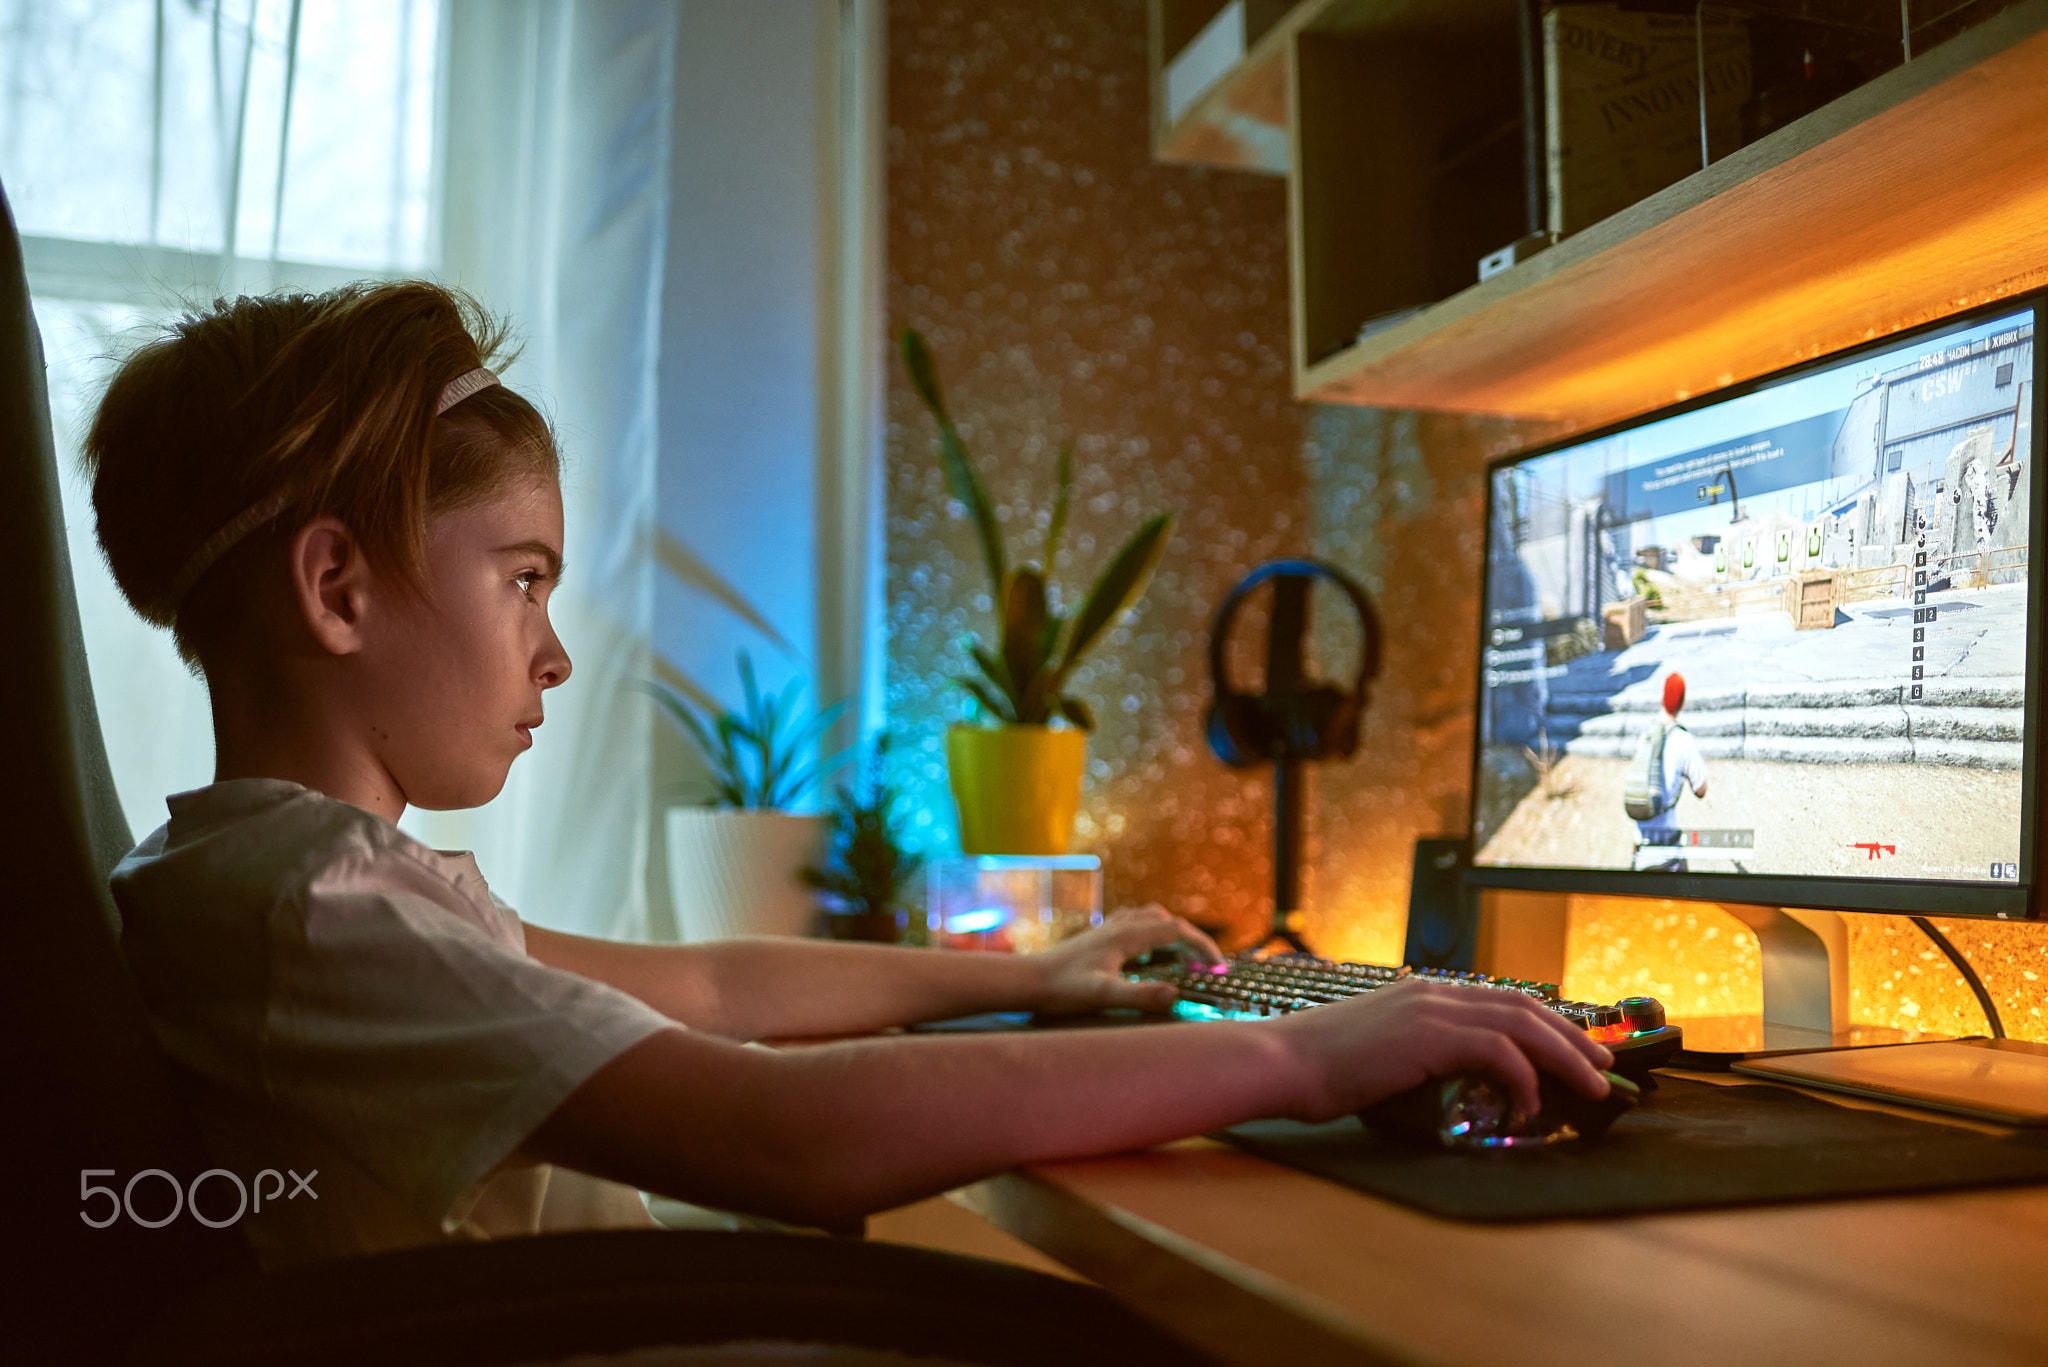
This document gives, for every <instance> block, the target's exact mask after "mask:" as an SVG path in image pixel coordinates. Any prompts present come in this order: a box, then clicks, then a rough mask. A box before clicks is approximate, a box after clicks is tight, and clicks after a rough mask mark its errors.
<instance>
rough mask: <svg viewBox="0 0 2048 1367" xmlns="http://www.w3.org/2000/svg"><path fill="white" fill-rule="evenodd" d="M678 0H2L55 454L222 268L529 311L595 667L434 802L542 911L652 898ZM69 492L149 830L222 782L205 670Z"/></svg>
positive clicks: (568, 597)
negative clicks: (651, 689)
mask: <svg viewBox="0 0 2048 1367" xmlns="http://www.w3.org/2000/svg"><path fill="white" fill-rule="evenodd" d="M675 24H676V20H675V14H674V10H673V8H672V6H670V5H668V4H665V3H661V2H660V0H582V2H581V3H579V2H577V0H552V3H549V2H547V0H449V2H448V3H441V4H436V3H433V0H68V2H65V3H52V2H51V0H0V180H4V182H5V184H6V186H7V190H8V194H9V197H10V199H11V201H12V203H13V205H14V209H15V212H16V215H17V218H18V221H19V222H20V224H21V227H22V229H23V232H24V234H25V239H26V240H25V242H24V248H25V253H26V255H27V258H28V264H29V271H30V288H31V291H32V292H33V294H34V296H35V302H36V309H37V318H38V322H39V324H40V326H41V327H42V330H43V335H44V340H45V346H46V349H47V351H48V353H49V359H50V367H51V371H50V381H51V384H50V388H51V398H52V407H53V410H54V413H53V416H54V418H55V419H56V423H57V427H58V438H59V444H60V450H62V451H64V452H65V453H67V454H71V455H75V453H76V450H77V442H78V438H79V436H80V435H81V434H82V431H83V427H84V424H85V423H86V422H88V421H89V420H90V414H91V405H92V403H93V401H94V399H95V398H96V396H97V392H98V390H99V389H100V387H101V386H102V385H103V384H104V381H105V377H106V374H107V372H108V368H109V361H110V359H111V358H112V357H114V356H116V355H118V354H119V353H120V351H121V350H122V348H123V347H124V346H125V345H127V344H128V342H129V340H130V339H131V337H132V336H133V335H134V334H135V332H136V330H137V329H139V328H143V327H146V326H147V325H149V324H151V323H153V322H155V321H158V320H160V319H161V318H162V317H164V316H165V315H166V314H167V313H169V312H172V311H174V310H175V309H177V308H178V307H180V306H182V305H184V304H187V303H201V304H203V303H204V302H205V301H207V300H209V299H210V298H212V297H213V296H214V295H216V294H219V293H227V292H239V291H246V290H260V289H267V288H272V287H276V286H282V285H290V286H294V287H301V288H314V289H318V288H325V287H328V286H331V285H333V284H337V283H340V282H341V281H343V280H348V279H355V278H361V277H363V276H404V275H418V274H428V275H438V276H440V277H441V278H444V279H447V280H449V281H451V282H453V283H457V284H461V285H463V286H464V287H466V288H468V289H470V290H472V291H473V292H475V293H476V294H478V295H479V296H480V297H481V298H482V299H483V300H484V301H485V302H486V303H487V304H488V305H489V306H491V307H492V308H493V309H495V310H497V311H499V312H501V313H509V314H510V315H512V317H513V318H514V320H515V321H516V322H517V323H518V324H519V326H520V328H521V330H522V332H523V333H524V335H525V336H526V338H527V339H528V344H527V348H526V352H525V355H524V356H523V357H522V359H521V361H520V363H519V364H518V365H517V366H516V367H514V368H513V370H512V371H511V372H510V373H509V374H508V375H507V377H506V378H507V380H508V382H509V383H511V384H513V385H514V386H516V387H518V388H520V389H521V391H522V392H524V393H526V394H528V395H529V396H530V397H532V398H534V399H535V400H536V401H537V402H539V403H540V404H541V406H542V408H543V409H544V410H545V411H548V412H550V413H551V414H552V415H553V417H554V418H555V420H556V422H557V424H558V427H559V429H560V432H561V438H562V445H563V448H564V453H565V455H566V457H567V462H568V466H567V472H566V477H565V481H564V484H565V487H564V495H565V501H566V504H567V511H568V538H569V539H568V547H567V554H568V559H569V561H570V564H571V572H570V577H569V578H568V580H567V581H566V582H565V583H564V584H563V586H562V587H561V589H560V590H559V591H558V592H557V594H556V596H555V600H554V601H555V603H556V609H555V617H556V622H557V625H558V626H559V628H560V630H561V633H562V636H563V638H564V641H565V642H566V644H567V645H568V647H569V649H570V651H571V653H572V655H573V657H574V659H575V663H576V669H575V674H574V677H573V679H572V681H571V683H570V684H569V685H567V686H566V687H565V688H563V689H561V690H559V691H557V692H556V693H555V694H553V695H551V697H550V699H549V705H548V714H549V718H548V724H547V726H546V727H545V728H543V730H542V731H541V732H540V733H539V734H538V735H537V736H536V738H535V739H536V744H535V747H534V750H533V751H532V752H531V753H529V754H528V755H527V756H526V757H524V758H523V759H522V760H521V761H520V762H519V764H518V765H516V766H515V768H514V772H513V775H512V780H511V782H510V783H509V784H508V786H507V789H506V791H505V793H504V794H503V795H502V796H501V797H500V798H499V799H498V800H497V801H496V802H493V803H492V804H490V805H489V806H488V807H485V808H482V809H480V810H478V811H475V812H469V813H447V814H441V813H415V814H412V815H411V816H409V817H408V819H407V823H406V824H407V825H408V827H409V828H410V829H412V830H414V831H415V833H417V834H420V835H421V836H422V837H423V838H426V839H428V840H430V841H432V842H434V843H436V844H438V845H441V846H443V847H445V848H453V847H461V848H473V849H475V850H476V851H477V852H478V855H479V859H480V861H481V863H482V865H483V867H484V869H485V871H486V873H487V874H488V875H489V877H490V878H491V880H492V883H493V886H494V887H495V888H497V890H498V891H499V892H500V894H501V895H503V896H505V897H506V898H507V900H509V901H511V902H512V903H513V904H514V905H515V906H518V907H520V908H521V910H522V912H523V913H524V914H526V915H527V916H529V917H530V918H531V919H534V920H537V921H541V922H545V923H547V924H551V925H558V926H562V927H565V928H569V929H575V930H579V931H583V932H587V933H593V934H609V935H621V936H638V935H642V934H644V933H645V930H646V921H647V913H646V906H645V896H644V878H643V867H644V861H645V857H646V849H645V845H646V834H645V833H646V831H647V829H648V812H647V809H648V787H649V778H648V769H647V764H648V761H647V748H648V747H647V744H646V738H647V727H648V715H647V710H646V705H645V702H644V700H642V699H640V698H639V697H638V696H637V695H636V694H633V693H631V692H630V691H629V690H628V689H626V688H625V687H624V685H625V684H626V683H627V682H628V681H629V680H631V679H634V678H638V677H644V676H645V675H646V674H647V673H648V670H649V662H648V648H647V640H648V623H649V615H650V612H651V591H650V583H649V574H650V571H649V564H650V561H649V557H648V555H647V544H648V539H649V538H648V533H647V527H648V525H649V520H650V511H649V507H650V502H651V498H652V489H653V473H654V459H655V441H654V435H655V434H654V414H655V394H654V364H655V359H656V357H655V350H656V345H657V342H656V339H657V337H658V327H657V324H658V311H659V298H660V278H661V264H662V260H663V249H664V244H665V224H666V219H667V208H668V183H669V171H668V130H669V123H670V118H669V111H670V100H671V86H672V81H673V77H672V61H673V53H674V48H675V40H676V33H675ZM65 497H66V519H67V524H68V531H69V536H70V547H71V554H72V562H73V567H74V572H75V573H76V575H77V577H78V579H79V598H80V611H81V614H82V616H83V617H84V626H85V635H86V646H87V652H88V655H89V657H90V659H91V664H92V673H93V682H94V692H95V694H96V697H97V700H98V703H99V706H100V710H101V717H102V722H103V726H104V729H105V732H106V737H107V743H108V749H109V754H110V759H111V760H112V763H113V769H114V775H115V781H116V785H117V787H118V788H119V790H120V793H121V797H122V804H123V807H124V809H125V810H126V811H127V813H128V818H129V822H130V824H131V826H132V827H134V828H135V830H136V832H137V834H138V835H140V834H141V833H143V832H145V831H147V830H149V829H151V828H153V827H154V826H156V825H158V824H160V823H161V821H162V820H163V818H164V809H163V796H164V794H166V793H169V792H174V791H178V790H180V789H184V788H190V787H196V786H199V785H201V784H203V783H205V782H207V781H208V780H209V779H210V777H211V773H212V746H211V733H210V723H209V720H208V713H207V709H206V701H205V695H204V692H203V690H202V689H201V688H200V687H199V685H198V684H197V683H196V682H195V681H194V680H193V679H192V678H191V677H190V676H189V675H188V674H186V673H185V672H184V670H183V668H182V667H181V666H180V665H179V663H178V661H177V659H176V656H175V654H174V653H173V652H172V650H171V648H170V645H169V642H168V639H167V638H165V637H163V636H161V635H158V634H156V633H153V632H151V631H150V630H149V629H148V628H146V627H144V626H143V625H142V624H141V623H140V622H139V620H137V619H136V618H135V617H134V616H133V615H132V614H131V613H130V612H129V611H128V609H127V607H126V605H125V604H124V603H123V602H122V601H121V599H120V597H119V594H118V592H117V591H116V590H115V589H114V587H113V585H112V583H111V581H110V580H109V578H108V577H107V575H106V573H105V570H104V567H103V564H102V562H101V560H100V558H99V555H98V551H97V548H96V546H95V544H94V542H93V537H92V522H91V510H90V504H89V502H88V501H87V499H86V498H85V491H84V490H83V488H82V487H80V483H79V481H78V480H77V478H76V475H75V472H73V473H72V475H71V477H70V478H68V479H67V481H66V490H65Z"/></svg>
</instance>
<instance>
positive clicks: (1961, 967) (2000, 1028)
mask: <svg viewBox="0 0 2048 1367" xmlns="http://www.w3.org/2000/svg"><path fill="white" fill-rule="evenodd" d="M1912 921H1913V924H1914V925H1916V926H1918V927H1920V933H1921V934H1922V935H1925V936H1926V937H1927V938H1928V939H1930V940H1932V941H1934V947H1935V948H1936V949H1938V950H1940V951H1941V952H1942V953H1944V954H1946V955H1948V961H1949V962H1950V963H1952V964H1954V965H1955V966H1956V972H1958V973H1960V974H1962V975H1963V981H1964V982H1966V983H1968V984H1969V985H1970V990H1971V991H1972V992H1974V993H1976V994H1977V1005H1979V1006H1981V1007H1983V1008H1984V1020H1985V1023H1986V1024H1988V1025H1989V1026H1990V1027H1991V1038H1993V1039H2004V1038H2005V1022H2004V1021H2002V1020H2000V1019H1999V1018H1998V1008H1997V1007H1996V1006H1994V1005H1992V1003H1991V994H1990V993H1989V992H1986V991H1985V990H1984V980H1983V979H1982V978H1979V977H1978V976H1977V970H1976V969H1974V968H1972V967H1970V961H1969V960H1968V959H1965V958H1964V957H1963V952H1962V951H1961V950H1959V949H1957V948H1956V947H1955V946H1954V945H1952V944H1950V943H1949V940H1948V936H1946V935H1944V934H1942V933H1941V932H1940V931H1938V930H1936V929H1935V928H1934V922H1932V921H1930V920H1928V919H1927V918H1926V917H1925V916H1915V917H1913V918H1912Z"/></svg>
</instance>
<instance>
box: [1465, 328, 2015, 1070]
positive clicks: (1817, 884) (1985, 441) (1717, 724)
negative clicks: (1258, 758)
mask: <svg viewBox="0 0 2048 1367" xmlns="http://www.w3.org/2000/svg"><path fill="white" fill-rule="evenodd" d="M2044 302H2048V294H2036V295H2029V296H2022V297H2018V298H2014V299H2011V300H2008V301H2005V302H2003V303H2000V304H1997V305H1993V306H1988V307H1985V308H1982V309H1978V310H1975V311H1973V312H1969V313H1963V314H1958V315H1956V316H1954V317H1951V318H1947V319H1944V320H1942V321H1940V322H1938V323H1934V324H1930V325H1927V326H1925V327H1921V328H1918V329H1915V330H1913V331H1910V332H1904V333H1899V334H1895V335H1893V336H1890V337H1887V338H1885V339H1883V340H1882V341H1878V342H1873V343H1871V344H1869V345H1867V346H1862V347H1858V348H1855V349H1853V350H1848V351H1843V352H1839V353H1836V354H1834V355H1830V356H1826V357H1822V358H1819V359H1817V360H1814V361H1811V362H1807V363H1805V364H1802V365H1798V366H1795V367H1792V368H1789V369H1786V370H1783V371H1780V372H1777V373H1775V374H1772V375H1767V376H1764V377H1762V378H1760V379H1757V380H1753V381H1749V382H1747V383H1744V384H1741V385H1736V386H1732V387H1730V388H1728V389H1725V390H1722V391H1719V392H1717V393H1714V394H1711V395H1707V396H1704V397H1702V398H1698V399H1694V400H1690V401H1688V402H1685V403H1682V404H1677V405H1674V406H1672V407H1670V408H1666V409H1662V410H1659V411H1657V412H1654V413H1649V414H1646V415H1644V416H1642V417H1639V418H1634V419H1630V420H1629V421H1627V422H1623V423H1618V424H1615V425H1614V426H1611V427H1608V428H1605V429H1602V430H1600V431H1596V432H1591V433H1588V434H1584V435H1575V436H1572V437H1569V438H1567V439H1565V440H1562V441H1558V442H1555V443H1552V444H1550V445H1547V446H1544V447H1541V448H1539V449H1536V450H1531V451H1527V452H1523V453H1520V454H1517V455H1514V456H1511V457H1508V458H1506V459H1504V460H1501V461H1498V462H1496V463H1495V464H1494V465H1493V466H1491V467H1490V469H1489V471H1488V481H1487V483H1488V505H1487V523H1486V529H1487V530H1486V558H1485V583H1484V590H1483V601H1482V607H1481V612H1480V629H1481V633H1482V641H1481V652H1482V654H1481V663H1480V670H1479V710H1478V726H1477V728H1476V733H1477V743H1476V745H1475V747H1474V749H1475V754H1474V780H1473V799H1474V801H1473V851H1474V855H1473V868H1472V872H1471V873H1470V875H1469V878H1470V880H1471V881H1473V882H1475V883H1479V884H1482V885H1491V886H1496V887H1511V888H1524V889H1536V890H1545V889H1547V890H1553V891H1561V892H1566V891H1576V892H1589V893H1612V894H1623V895H1649V896H1662V897H1673V898H1686V899H1698V900H1704V901H1713V902H1718V903H1720V904H1721V905H1723V906H1724V907H1727V908H1728V909H1729V910H1731V911H1733V912H1735V914H1736V915H1737V916H1739V917H1740V918H1741V919H1743V920H1744V921H1745V922H1747V923H1748V924H1749V925H1751V926H1752V927H1754V928H1755V929H1756V931H1757V934H1758V939H1759V943H1760V947H1761V951H1762V965H1763V989H1764V1010H1763V1013H1762V1016H1761V1018H1760V1019H1758V1020H1753V1021H1748V1022H1733V1023H1732V1024H1740V1025H1743V1026H1744V1028H1743V1029H1740V1030H1735V1029H1727V1030H1719V1033H1720V1034H1721V1035H1723V1036H1724V1037H1725V1043H1723V1044H1721V1045H1717V1046H1714V1047H1713V1048H1712V1049H1711V1052H1713V1053H1716V1054H1718V1055H1720V1056H1721V1057H1723V1058H1732V1057H1740V1056H1754V1055H1756V1054H1763V1053H1776V1052H1783V1051H1786V1050H1793V1049H1812V1048H1817V1047H1826V1046H1829V1045H1830V1044H1836V1045H1839V1044H1842V1043H1847V1042H1858V1043H1862V1042H1867V1038H1868V1037H1867V1036H1865V1037H1864V1038H1856V1037H1855V1036H1854V1034H1853V1032H1851V1031H1850V1029H1849V1027H1848V1020H1847V1000H1848V986H1847V983H1848V977H1847V963H1846V958H1847V954H1846V931H1845V930H1844V928H1843V927H1842V926H1841V924H1840V921H1839V918H1838V917H1835V916H1833V914H1832V913H1833V912H1834V911H1873V912H1894V913H1904V914H1919V915H1929V914H1931V915H1942V916H1981V917H1998V918H2021V917H2029V916H2034V915H2037V914H2038V906H2039V895H2038V892H2037V884H2038V883H2039V882H2040V875H2039V873H2038V870H2037V864H2036V854H2037V851H2036V843H2035V835H2036V827H2037V821H2036V812H2037V810H2038V802H2039V799H2040V793H2039V786H2040V785H2039V767H2040V758H2041V752H2040V747H2039V745H2038V744H2037V743H2036V741H2035V736H2036V732H2037V726H2036V722H2037V717H2038V713H2039V703H2040V698H2041V691H2040V683H2039V676H2040V669H2041V659H2040V656H2041V652H2040V650H2038V649H2037V648H2036V646H2035V635H2036V634H2035V633H2034V632H2031V631H2030V630H2029V624H2030V623H2031V622H2035V621H2041V620H2043V618H2042V615H2041V614H2042V612H2043V604H2042V601H2041V598H2042V592H2043V580H2044V576H2048V570H2043V569H2042V568H2041V567H2040V565H2039V563H2038V562H2037V560H2036V558H2035V557H2034V556H2033V555H2032V553H2031V541H2032V536H2031V529H2032V527H2033V524H2034V523H2035V522H2036V521H2039V520H2040V518H2041V516H2042V508H2041V503H2042V499H2043V498H2044V496H2048V495H2044V491H2043V490H2042V489H2041V488H2038V487H2036V484H2035V481H2034V480H2033V478H2032V467H2033V461H2032V456H2033V439H2034V432H2035V428H2036V426H2037V423H2038V421H2039V418H2040V415H2041V411H2042V399H2041V380H2042V371H2043V364H2042V362H2041V360H2040V359H2039V357H2038V355H2037V352H2036V348H2035V345H2034V341H2035V325H2036V319H2037V314H2038V313H2039V311H2040V310H2041V308H2042V307H2043V304H2044ZM1794 908H1797V909H1799V910H1796V911H1795V910H1792V909H1794ZM1988 1009H1989V1008H1987V1010H1988ZM1701 1024H1712V1025H1715V1026H1716V1027H1717V1029H1718V1027H1721V1026H1724V1025H1730V1024H1731V1022H1727V1021H1720V1022H1711V1023H1709V1022H1702V1023H1701ZM1707 1033H1708V1032H1707V1031H1704V1030H1700V1029H1695V1028H1692V1027H1688V1036H1687V1040H1688V1049H1689V1050H1694V1049H1706V1048H1708V1046H1705V1045H1702V1044H1700V1041H1701V1040H1702V1039H1703V1038H1704V1037H1705V1036H1706V1034H1707ZM1985 1057H1988V1055H1986V1056H1985ZM1999 1061H2000V1063H2001V1065H2010V1066H2011V1067H2017V1068H2022V1069H2025V1070H2029V1071H2028V1073H2027V1078H2028V1080H2027V1082H2026V1086H2029V1087H2038V1086H2041V1085H2044V1084H2048V1079H2044V1078H2042V1077H2037V1076H2035V1074H2038V1073H2041V1072H2042V1070H2043V1069H2044V1068H2048V1058H2021V1059H2018V1060H2017V1061H2014V1060H2010V1059H2006V1058H2005V1057H2004V1056H2003V1055H2001V1056H2000V1059H1999ZM1871 1062H1872V1064H1873V1066H1874V1065H1875V1064H1876V1063H1877V1062H1879V1060H1877V1059H1876V1058H1875V1056H1874V1055H1873V1056H1872V1058H1871ZM1852 1071H1853V1070H1852ZM1879 1081H1880V1079H1877V1078H1876V1075H1875V1074H1873V1081H1872V1090H1874V1091H1882V1088H1881V1087H1880V1086H1879V1085H1878V1082H1879Z"/></svg>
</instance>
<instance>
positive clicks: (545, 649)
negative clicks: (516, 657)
mask: <svg viewBox="0 0 2048 1367" xmlns="http://www.w3.org/2000/svg"><path fill="white" fill-rule="evenodd" d="M534 665H535V668H534V678H535V679H536V680H537V681H538V682H539V684H540V686H541V687H542V688H553V687H555V686H556V685H558V684H562V683H566V682H568V679H569V671H570V670H571V669H572V668H573V667H574V666H572V665H571V664H570V663H569V652H568V651H566V650H564V649H563V648H562V642H561V639H560V638H559V637H557V636H556V635H555V633H554V630H553V629H552V628H550V629H549V631H548V639H547V643H546V644H545V645H543V646H542V647H541V653H540V658H539V659H537V660H536V661H534Z"/></svg>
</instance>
